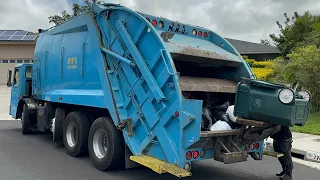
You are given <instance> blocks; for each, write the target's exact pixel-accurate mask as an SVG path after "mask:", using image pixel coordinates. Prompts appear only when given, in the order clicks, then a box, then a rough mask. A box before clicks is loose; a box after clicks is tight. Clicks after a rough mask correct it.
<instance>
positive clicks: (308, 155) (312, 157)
mask: <svg viewBox="0 0 320 180" xmlns="http://www.w3.org/2000/svg"><path fill="white" fill-rule="evenodd" d="M264 148H265V149H266V150H269V151H273V143H271V142H265V143H264ZM291 152H292V153H294V154H298V155H301V156H302V157H303V158H301V159H303V160H305V161H311V162H317V163H320V152H313V151H304V150H301V149H297V148H293V147H292V149H291Z"/></svg>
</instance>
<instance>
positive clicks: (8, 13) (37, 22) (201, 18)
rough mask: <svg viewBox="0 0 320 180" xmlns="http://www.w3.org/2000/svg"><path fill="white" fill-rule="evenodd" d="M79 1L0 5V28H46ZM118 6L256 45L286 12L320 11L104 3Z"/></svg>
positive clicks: (213, 1)
mask: <svg viewBox="0 0 320 180" xmlns="http://www.w3.org/2000/svg"><path fill="white" fill-rule="evenodd" d="M74 1H78V2H81V0H55V1H49V0H15V1H14V2H12V1H7V2H0V21H1V24H0V28H1V29H3V28H5V29H17V28H19V29H26V30H33V31H34V30H36V29H38V28H47V27H49V26H50V25H49V24H48V17H49V16H50V15H54V14H58V13H60V12H61V11H62V10H64V9H67V10H70V8H71V3H72V2H74ZM105 2H112V3H121V4H122V5H125V6H127V7H129V8H132V9H134V10H136V11H141V12H144V13H148V14H152V15H156V16H162V17H166V18H169V19H173V20H177V21H180V22H183V23H188V24H193V25H198V26H203V27H206V28H209V29H211V30H213V31H215V32H217V33H218V34H220V35H222V36H224V37H228V38H235V39H240V40H246V41H252V42H259V41H260V39H267V38H269V34H272V33H276V34H277V33H278V32H279V29H278V26H277V24H276V21H280V22H283V21H284V20H285V19H284V16H283V14H284V13H285V12H287V13H288V15H289V16H292V15H293V13H294V11H297V12H299V13H303V12H305V11H307V10H309V11H311V12H312V13H318V14H319V12H320V1H318V0H303V1H301V0H223V1H221V0H201V1H194V0H153V1H150V0H108V1H107V0H105Z"/></svg>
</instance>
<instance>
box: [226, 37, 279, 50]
mask: <svg viewBox="0 0 320 180" xmlns="http://www.w3.org/2000/svg"><path fill="white" fill-rule="evenodd" d="M226 40H227V41H229V42H230V43H231V44H232V45H233V46H234V47H235V48H236V49H237V51H239V53H240V54H274V53H275V54H279V53H280V51H279V49H278V48H277V47H275V46H270V45H263V44H258V43H253V42H248V41H241V40H236V39H230V38H226Z"/></svg>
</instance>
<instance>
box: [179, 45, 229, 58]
mask: <svg viewBox="0 0 320 180" xmlns="http://www.w3.org/2000/svg"><path fill="white" fill-rule="evenodd" d="M179 48H180V50H179V51H178V52H177V53H179V54H184V55H188V56H196V57H204V58H210V59H220V60H227V61H234V60H233V59H231V58H229V57H228V56H227V55H223V54H219V53H216V52H212V51H207V50H204V49H200V48H195V47H192V46H184V47H181V46H179Z"/></svg>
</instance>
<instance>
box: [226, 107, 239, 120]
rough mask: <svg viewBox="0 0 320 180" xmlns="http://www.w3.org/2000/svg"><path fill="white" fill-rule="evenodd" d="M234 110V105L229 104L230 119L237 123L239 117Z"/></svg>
mask: <svg viewBox="0 0 320 180" xmlns="http://www.w3.org/2000/svg"><path fill="white" fill-rule="evenodd" d="M233 111H234V105H232V106H229V107H228V109H227V111H226V113H227V114H228V116H229V118H230V120H231V121H232V122H234V123H236V121H237V117H236V116H234V115H233Z"/></svg>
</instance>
